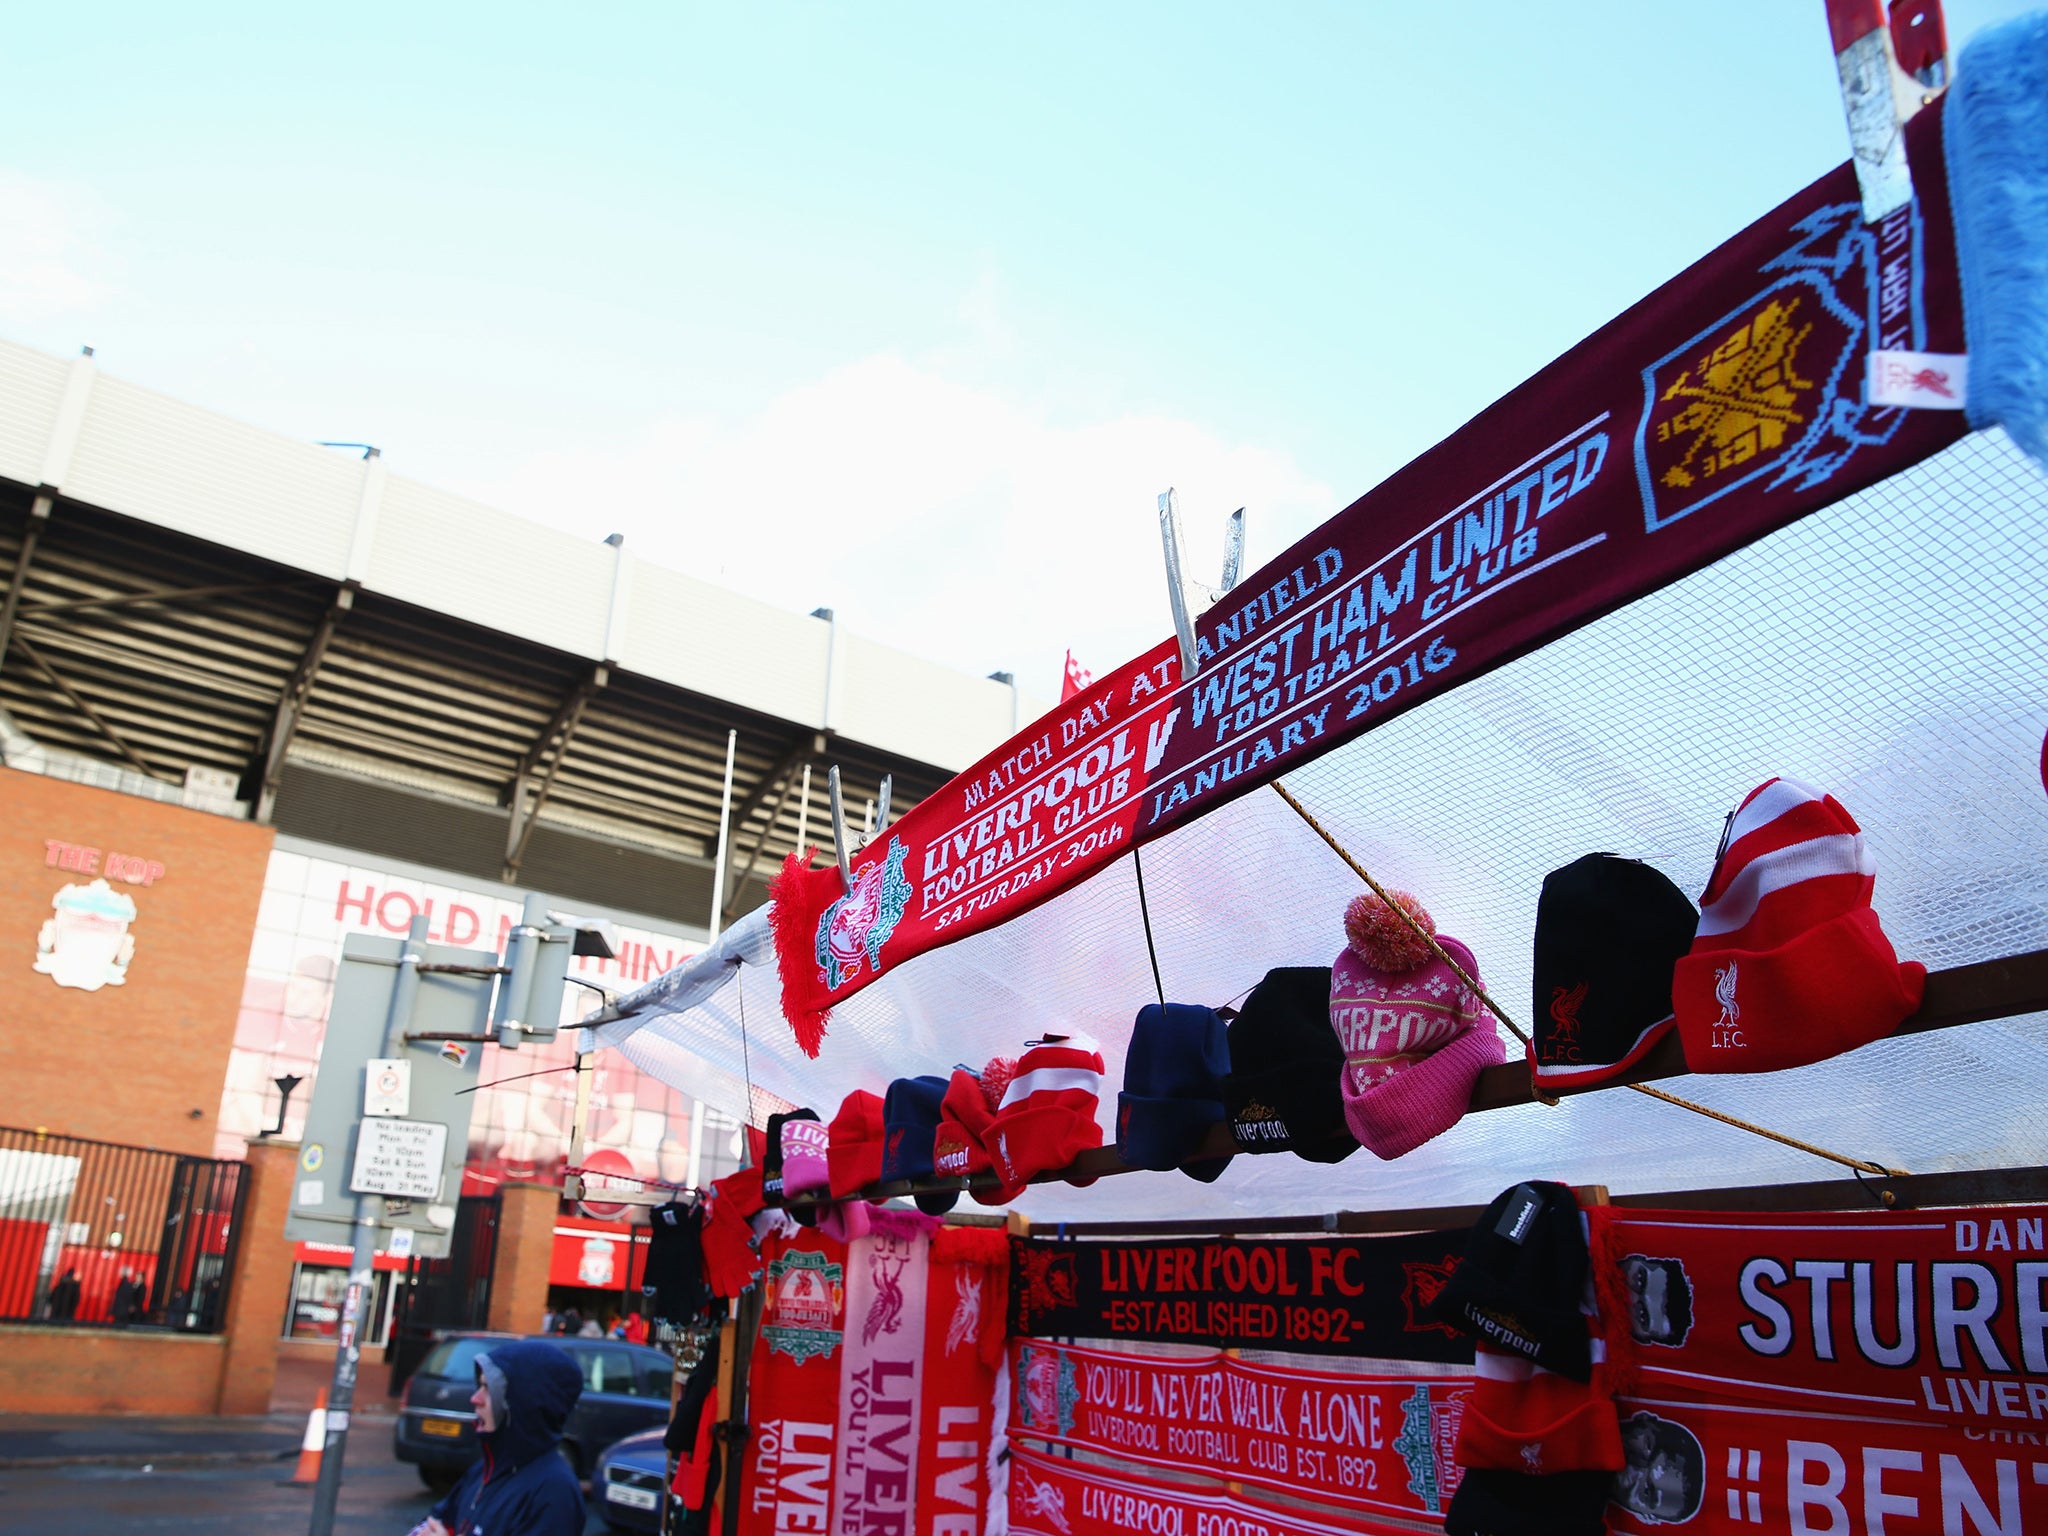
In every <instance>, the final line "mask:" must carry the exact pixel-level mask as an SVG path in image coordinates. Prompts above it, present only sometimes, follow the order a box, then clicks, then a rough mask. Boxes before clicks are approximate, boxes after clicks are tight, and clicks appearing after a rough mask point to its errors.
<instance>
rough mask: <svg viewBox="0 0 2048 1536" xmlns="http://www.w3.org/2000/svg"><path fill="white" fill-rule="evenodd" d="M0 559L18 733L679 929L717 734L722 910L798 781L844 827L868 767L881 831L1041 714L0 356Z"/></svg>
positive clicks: (433, 493) (256, 433)
mask: <svg viewBox="0 0 2048 1536" xmlns="http://www.w3.org/2000/svg"><path fill="white" fill-rule="evenodd" d="M24 556H25V558H24ZM0 561H4V567H5V569H6V570H7V572H8V573H9V574H8V587H7V593H6V597H5V600H4V601H5V604H6V607H5V608H4V609H0V635H4V636H5V639H4V640H0V644H4V646H5V651H4V663H0V707H4V708H5V710H6V711H7V713H8V714H9V715H11V716H12V717H13V719H14V721H15V722H16V723H17V724H18V725H19V727H20V728H21V729H22V730H24V731H26V732H27V733H28V734H29V735H30V736H31V737H33V738H34V739H35V740H36V741H37V742H39V743H42V744H44V745H46V746H48V747H51V748H54V749H57V750H60V751H69V752H76V753H81V754H84V755H87V756H91V757H98V758H101V759H105V760H109V761H115V762H121V763H123V764H125V765H126V766H127V767H128V768H129V769H130V770H132V771H134V772H137V773H141V774H146V775H148V776H149V777H151V778H153V779H156V780H158V781H161V782H164V783H166V784H179V783H186V782H188V781H189V782H198V783H203V782H205V781H207V779H208V772H209V771H210V772H211V774H212V775H216V776H218V775H231V776H233V778H234V780H235V787H234V789H233V790H232V791H228V790H225V788H224V787H223V790H222V791H221V793H220V798H221V799H223V800H226V799H230V798H232V799H238V800H240V801H244V802H246V809H247V811H248V812H249V813H250V814H253V815H255V816H257V817H258V818H259V819H265V820H275V821H276V822H277V824H278V825H279V826H280V827H282V828H284V829H286V830H290V831H295V832H300V833H303V834H305V835H308V836H314V837H319V838H322V839H324V840H326V841H330V842H340V843H343V844H345V845H348V846H355V847H364V848H366V849H370V850H372V851H381V852H385V853H388V854H391V855H394V856H403V857H407V858H410V859H414V860H416V861H419V862H424V863H431V864H437V865H441V866H443V867H447V868H451V869H455V870H461V871H466V872H470V873H476V874H484V875H488V876H489V877H492V878H497V877H500V876H503V877H504V878H507V879H510V878H512V876H513V873H514V872H516V873H517V874H518V878H519V879H520V881H521V883H524V884H531V885H539V886H543V887H545V888H550V889H557V890H559V891H561V893H562V894H564V895H570V896H574V895H581V896H584V897H586V898H588V899H594V900H595V899H602V900H605V901H608V902H611V903H613V904H615V905H619V906H623V907H627V908H629V909H632V910H637V911H643V912H648V913H651V914H655V915H661V916H669V917H672V918H675V919H680V920H685V921H689V922H691V923H701V922H702V920H703V918H704V917H705V916H706V915H707V914H708V906H707V905H706V903H707V901H708V890H709V886H710V873H709V863H710V860H711V858H712V855H713V852H714V849H715V845H716V839H717V823H718V811H719V800H720V791H721V787H722V778H723V772H724V764H725V750H726V739H727V732H728V730H737V731H738V733H739V739H738V748H737V757H736V765H735V774H734V786H733V800H734V818H733V847H734V861H733V862H734V865H735V868H734V870H733V871H732V876H733V877H732V879H730V880H729V881H728V891H729V900H728V910H729V911H733V912H737V911H743V910H745V909H746V908H747V907H749V906H752V905H754V904H755V903H756V902H757V901H758V900H759V899H760V895H761V889H760V887H761V884H762V882H763V881H765V879H766V877H767V875H768V873H769V872H770V871H771V870H772V868H773V867H774V864H775V862H776V861H777V860H779V859H780V857H781V856H782V854H784V853H786V852H787V851H788V849H789V848H790V847H792V846H794V844H795V842H796V839H797V836H798V833H799V828H800V824H802V823H806V822H807V828H806V830H807V832H808V835H809V837H810V838H811V839H813V840H818V839H820V838H824V839H826V840H829V832H828V831H827V827H826V822H825V818H824V810H823V803H824V777H823V769H824V765H825V764H827V763H837V764H839V765H840V766H841V768H842V771H843V774H844V776H845V779H846V783H847V790H848V797H849V814H850V816H851V817H852V818H853V819H854V820H855V821H856V822H858V821H859V820H860V819H861V817H862V807H863V804H864V802H866V801H868V800H870V799H872V798H873V797H875V795H876V793H877V789H878V785H879V782H880V780H881V778H882V776H883V775H885V774H892V775H893V776H894V789H893V799H892V811H900V810H903V809H907V808H908V807H909V806H910V805H911V804H913V803H915V801H916V800H918V799H919V798H921V797H922V796H923V795H925V794H927V793H929V792H930V791H931V790H932V789H934V788H936V787H937V786H938V785H939V784H940V783H942V782H944V781H945V780H946V779H947V778H948V777H950V775H951V774H952V773H953V772H954V771H955V770H957V769H958V768H960V767H962V766H964V765H966V764H967V763H970V762H972V761H973V760H974V759H975V758H976V757H977V756H979V755H980V754H981V753H982V752H984V751H986V750H987V749H988V748H989V747H990V746H992V745H994V744H995V743H997V742H999V741H1001V740H1003V739H1004V738H1006V737H1007V736H1008V735H1009V734H1010V733H1011V732H1012V731H1013V730H1014V729H1015V728H1016V726H1017V724H1018V723H1019V722H1020V721H1022V720H1025V719H1028V718H1030V717H1032V716H1033V715H1035V714H1037V713H1038V712H1039V711H1040V710H1041V709H1042V708H1043V707H1044V702H1043V701H1039V700H1035V699H1031V698H1029V697H1026V696H1021V695H1020V694H1019V693H1018V691H1017V689H1016V688H1015V687H1014V685H1011V684H1008V683H1005V682H1002V681H998V680H995V679H988V678H977V677H970V676H967V675H965V674H963V673H959V672H955V671H953V670H951V669H949V668H946V667H942V666H938V665H936V664H934V663H931V662H927V661H923V660H921V659H919V658H916V657H912V656H909V655H906V654H904V653H902V652H898V651H894V650H891V649H889V648H887V647H884V646H880V645H876V644H874V643H872V642H870V641H866V640H863V639H861V638H859V637H858V636H855V635H850V634H847V633H845V632H844V630H843V629H842V628H841V627H840V626H839V625H837V624H836V623H835V622H833V621H832V620H831V619H830V618H829V616H826V617H820V616H805V615H800V614H796V613H792V612H786V611H784V610H781V609H778V608H775V607H773V606H771V605H768V604H765V603H760V602H756V601H754V600H752V599H749V598H746V597H742V596H740V595H738V594H736V593H733V592H730V591H727V590H724V589H722V588H719V587H717V586H713V585H711V584H708V583H705V582H701V581H698V580H695V579H694V578H692V577H689V576H686V575H683V574H681V573H680V572H676V571H671V570H666V569H664V568H662V567H660V566H656V565H653V564H651V563H649V562H646V561H643V560H640V559H637V558H636V557H635V556H634V555H633V554H632V553H631V552H630V551H629V550H627V549H625V548H624V547H623V546H622V545H620V544H617V543H612V542H606V541H602V540H600V539H597V538H595V537H593V538H589V539H581V538H577V537H575V536H573V535H571V534H566V533H562V532H559V531H557V530H554V529H550V528H545V527H542V526H540V525H538V524H535V523H531V522H527V521H525V520H523V519H520V518H516V517H513V516H510V515H508V514H505V513H502V512H498V511H495V510H493V509H491V508H489V507H485V506H482V505H480V504H478V503H475V502H471V501H467V500H464V499H462V498H460V497H457V496H452V495H449V494H447V493H446V492H443V491H439V490H436V489H434V488H433V487H430V486H427V485H423V484H421V483H419V482H417V481H413V480H408V479H405V478H404V477H402V476H399V475H395V474H391V473H389V472H388V471H387V468H386V466H385V464H384V461H383V460H382V459H381V458H380V457H377V456H375V455H374V454H372V455H370V456H368V457H364V456H360V455H358V454H352V453H344V452H338V451H336V450H335V449H334V448H331V447H323V446H320V445H317V444H311V443H302V442H298V441H295V440H293V439H290V438H286V437H282V436H279V435H277V434H275V433H270V432H265V431H262V430H260V429H258V428H255V427H251V426H248V425H246V424H244V423H241V422H237V421H233V420H230V419H228V418H226V417H223V416H219V415H216V414H214V413H212V412H209V411H205V410H202V409H200V408H198V407H196V406H192V405H188V404H185V403H183V402H181V401H177V400H173V399H170V398H168V397H166V396H164V395H160V394H157V393H155V392H153V391H150V390H147V389H143V388H141V387H139V386H137V385H134V384H131V383H127V382H125V381H123V380H120V379H116V378H111V377H108V376H106V375H105V374H102V373H100V372H99V371H98V369H97V368H96V366H95V365H94V363H93V361H92V359H91V358H90V356H89V355H88V356H82V357H80V358H78V359H76V360H73V361H70V362H66V361H64V360H62V359H59V358H55V357H51V356H49V355H47V354H44V353H40V352H36V351H33V350H31V349H29V348H26V347H21V346H16V345H12V344H9V343H5V342H0ZM807 765H811V766H815V768H816V770H817V771H816V773H815V775H814V779H815V782H814V785H813V794H812V797H811V801H810V805H809V807H808V810H807V809H806V807H805V806H804V804H803V794H802V789H803V773H804V769H805V767H806V766H807ZM195 770H197V773H195V772H194V771H195ZM218 782H219V783H221V784H222V785H223V786H225V780H224V779H220V780H218ZM202 798H203V797H202ZM757 848H758V857H754V855H755V850H756V849H757ZM750 863H751V864H752V867H753V869H754V874H755V878H754V879H753V880H752V882H751V883H750V882H749V881H748V880H747V878H746V871H747V869H748V867H749V864H750Z"/></svg>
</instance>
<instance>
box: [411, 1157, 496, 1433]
mask: <svg viewBox="0 0 2048 1536" xmlns="http://www.w3.org/2000/svg"><path fill="white" fill-rule="evenodd" d="M501 1207H502V1198H501V1197H500V1196H498V1195H464V1196H463V1197H462V1198H461V1199H460V1200H458V1201H457V1202H456V1205H455V1229H454V1231H453V1232H451V1233H450V1234H449V1243H448V1257H447V1258H445V1259H411V1260H409V1261H407V1263H406V1267H405V1273H404V1274H403V1275H400V1276H399V1277H398V1293H397V1295H396V1296H394V1297H393V1298H392V1306H391V1336H390V1342H389V1343H388V1344H386V1345H385V1347H384V1359H385V1362H386V1363H387V1364H388V1365H389V1366H390V1367H391V1395H392V1396H393V1397H396V1396H397V1395H398V1394H399V1393H400V1392H402V1391H404V1390H405V1384H406V1382H407V1380H408V1379H410V1377H411V1376H412V1373H413V1372H414V1371H416V1370H418V1369H419V1364H420V1361H421V1360H423V1359H425V1358H426V1354H427V1351H428V1350H429V1349H431V1348H432V1347H433V1343H434V1337H435V1335H436V1334H438V1333H442V1332H446V1331H450V1330H455V1331H460V1330H464V1329H473V1328H482V1327H484V1326H486V1320H487V1319H488V1318H489V1316H490V1311H491V1267H492V1264H493V1262H494V1260H495V1259H496V1257H497V1252H498V1213H499V1211H500V1209H501Z"/></svg>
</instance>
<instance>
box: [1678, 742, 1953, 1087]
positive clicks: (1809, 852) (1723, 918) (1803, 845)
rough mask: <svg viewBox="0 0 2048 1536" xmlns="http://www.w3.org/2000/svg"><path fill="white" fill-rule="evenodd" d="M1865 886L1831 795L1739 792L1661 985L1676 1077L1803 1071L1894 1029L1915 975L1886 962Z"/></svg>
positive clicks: (1790, 789)
mask: <svg viewBox="0 0 2048 1536" xmlns="http://www.w3.org/2000/svg"><path fill="white" fill-rule="evenodd" d="M1876 883H1877V861H1876V860H1875V859H1874V858H1872V857H1871V854H1870V850H1869V848H1868V847H1867V846H1866V845H1865V843H1864V840H1863V832H1862V829H1861V828H1860V827H1858V826H1857V825H1856V820H1855V818H1854V817H1852V816H1851V815H1850V814H1849V813H1848V811H1846V810H1844V809H1843V807H1842V803H1841V802H1840V801H1839V800H1837V799H1835V797H1834V796H1833V795H1827V794H1823V793H1821V791H1819V790H1817V789H1810V788H1808V787H1807V786H1806V785H1804V784H1799V783H1795V782H1794V781H1793V780H1791V779H1771V780H1769V781H1767V782H1765V783H1763V784H1760V785H1758V786H1757V788H1755V789H1753V790H1751V791H1750V793H1749V795H1748V796H1747V797H1746V798H1745V799H1744V800H1743V802H1742V804H1740V805H1739V806H1737V807H1736V808H1735V814H1734V815H1733V816H1731V817H1729V819H1728V830H1727V831H1726V832H1725V833H1723V834H1722V843H1721V852H1720V856H1719V857H1718V858H1717V859H1716V860H1715V863H1714V874H1713V878H1712V879H1711V880H1709V881H1708V882H1707V890H1706V894H1705V896H1704V897H1703V898H1702V899H1701V901H1700V926H1699V932H1698V935H1697V936H1696V937H1695V938H1694V939H1693V944H1692V951H1691V953H1689V954H1687V955H1686V956H1684V957H1683V958H1682V959H1680V960H1679V962H1678V965H1677V969H1676V971H1675V972H1674V973H1673V975H1672V979H1671V1001H1672V1008H1673V1011H1674V1012H1675V1013H1676V1015H1677V1018H1678V1036H1679V1039H1680V1041H1681V1042H1682V1043H1683V1044H1684V1046H1685V1064H1686V1066H1687V1067H1689V1068H1690V1069H1691V1070H1692V1071H1694V1072H1775V1071H1778V1070H1780V1069H1781V1068H1784V1067H1803V1066H1806V1065H1808V1064H1809V1063H1811V1062H1816V1061H1825V1060H1826V1059H1827V1058H1828V1057H1830V1056H1837V1055H1840V1054H1841V1053H1842V1052H1843V1051H1853V1050H1854V1049H1855V1048H1856V1047H1857V1046H1859V1045H1868V1044H1869V1043H1870V1042H1871V1041H1873V1040H1879V1039H1882V1038H1883V1037H1884V1036H1886V1035H1888V1034H1890V1033H1891V1032H1892V1031H1893V1030H1894V1029H1896V1028H1897V1027H1898V1026H1899V1025H1900V1024H1901V1023H1903V1022H1904V1021H1905V1019H1906V1018H1907V1016H1908V1015H1910V1014H1911V1013H1912V1012H1913V1011H1914V1010H1915V1009H1917V1008H1918V1007H1919V1006H1920V994H1921V990H1922V988H1923V986H1924V985H1925V983H1926V980H1927V968H1926V967H1925V966H1923V965H1920V964H1918V963H1917V962H1915V961H1910V960H1909V961H1906V962H1904V963H1903V964H1902V963H1901V962H1900V960H1899V957H1898V954H1897V952H1896V951H1894V950H1893V949H1892V944H1891V940H1890V939H1888V938H1886V937H1885V932H1884V928H1883V926H1882V925H1881V924H1880V923H1879V922H1878V920H1877V913H1876V912H1874V911H1873V910H1872V909H1871V905H1870V894H1871V890H1872V888H1873V887H1874V886H1875V885H1876Z"/></svg>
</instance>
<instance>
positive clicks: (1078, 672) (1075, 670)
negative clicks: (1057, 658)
mask: <svg viewBox="0 0 2048 1536" xmlns="http://www.w3.org/2000/svg"><path fill="white" fill-rule="evenodd" d="M1094 681H1095V674H1094V673H1093V672H1090V671H1089V670H1088V669H1087V668H1086V667H1084V666H1082V665H1081V663H1079V662H1078V661H1076V660H1074V653H1073V652H1072V651H1069V652H1067V669H1066V675H1065V676H1064V677H1063V678H1061V680H1060V702H1061V703H1062V704H1064V703H1066V702H1067V700H1069V699H1071V698H1072V697H1073V696H1074V695H1075V694H1077V693H1079V692H1080V691H1081V690H1082V689H1084V688H1086V687H1087V686H1088V685H1089V684H1090V683H1092V682H1094Z"/></svg>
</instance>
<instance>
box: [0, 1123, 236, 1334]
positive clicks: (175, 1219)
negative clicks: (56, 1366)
mask: <svg viewBox="0 0 2048 1536" xmlns="http://www.w3.org/2000/svg"><path fill="white" fill-rule="evenodd" d="M247 1189H248V1168H247V1166H246V1165H245V1164H242V1163H231V1162H223V1161H219V1160H216V1159H214V1158H210V1157H188V1156H186V1155H184V1154H182V1153H177V1152H162V1151H157V1150H156V1149H154V1148H150V1147H128V1146H121V1145H118V1144H116V1143H113V1142H105V1141H90V1140H86V1139H85V1138H82V1137H76V1136H51V1135H48V1134H46V1133H43V1132H39V1131H30V1130H22V1129H18V1128H14V1127H0V1319H4V1320H5V1321H7V1322H21V1323H55V1324H61V1325H65V1326H70V1327H78V1326H95V1327H109V1328H172V1329H176V1330H177V1331H179V1332H181V1333H218V1332H219V1331H220V1328H221V1323H222V1320H223V1319H224V1318H225V1317H226V1315H227V1289H228V1276H229V1274H230V1273H231V1272H232V1270H233V1268H234V1259H235V1245H236V1243H237V1242H238V1241H239V1239H240V1229H241V1225H242V1214H243V1204H244V1201H245V1199H246V1195H247Z"/></svg>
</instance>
